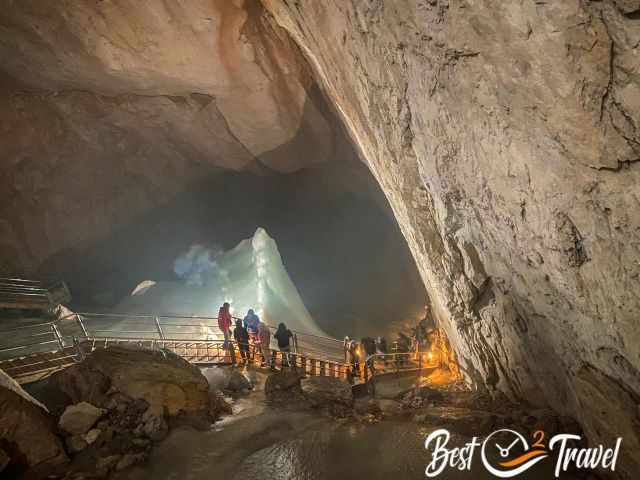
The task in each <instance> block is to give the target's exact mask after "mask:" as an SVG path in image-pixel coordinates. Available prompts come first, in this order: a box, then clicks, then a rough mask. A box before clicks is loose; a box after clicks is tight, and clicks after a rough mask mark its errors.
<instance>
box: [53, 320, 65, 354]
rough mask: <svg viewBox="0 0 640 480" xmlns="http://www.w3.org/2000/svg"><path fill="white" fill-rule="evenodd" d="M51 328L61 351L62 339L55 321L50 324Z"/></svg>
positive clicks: (62, 348)
mask: <svg viewBox="0 0 640 480" xmlns="http://www.w3.org/2000/svg"><path fill="white" fill-rule="evenodd" d="M51 330H52V331H53V335H54V336H55V337H56V340H58V344H59V345H60V351H63V350H64V341H63V340H62V337H61V336H60V332H59V331H58V327H56V325H55V323H52V324H51Z"/></svg>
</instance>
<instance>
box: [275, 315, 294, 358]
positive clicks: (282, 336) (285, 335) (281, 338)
mask: <svg viewBox="0 0 640 480" xmlns="http://www.w3.org/2000/svg"><path fill="white" fill-rule="evenodd" d="M273 336H274V337H275V339H276V340H277V341H278V348H279V349H280V351H281V352H282V366H283V367H288V366H290V362H289V352H291V344H290V339H291V337H293V333H291V330H289V329H288V328H287V327H286V325H285V324H284V323H280V324H279V325H278V329H277V330H276V333H274V334H273Z"/></svg>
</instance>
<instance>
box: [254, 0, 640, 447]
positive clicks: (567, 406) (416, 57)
mask: <svg viewBox="0 0 640 480" xmlns="http://www.w3.org/2000/svg"><path fill="white" fill-rule="evenodd" d="M263 4H264V5H265V7H266V8H267V9H268V10H269V11H270V12H271V13H272V14H273V15H274V17H275V19H276V21H277V22H278V23H279V24H280V25H281V26H283V27H284V28H286V29H287V30H288V31H289V33H290V34H291V36H292V38H294V39H295V41H296V42H297V43H298V45H299V46H300V48H301V50H302V51H303V52H304V54H305V56H306V57H307V59H308V60H309V63H310V64H311V66H312V68H313V70H314V74H315V77H316V79H317V80H318V82H319V83H320V84H321V85H322V88H323V89H324V90H325V92H326V94H327V96H329V97H330V98H331V99H332V101H333V102H334V103H335V106H336V109H337V110H338V111H339V112H340V115H341V117H342V119H343V121H344V123H345V124H346V126H347V128H348V130H349V132H350V135H351V136H352V139H353V141H354V143H355V144H356V145H357V146H358V147H359V149H360V150H361V153H362V156H363V157H364V159H365V160H366V162H367V163H368V165H369V167H370V169H371V171H372V172H373V174H374V175H375V177H376V178H377V180H378V181H379V183H380V184H381V186H382V188H383V190H384V191H385V193H386V195H387V197H388V199H389V201H390V203H391V206H392V208H393V210H394V212H395V216H396V218H397V220H398V222H399V224H400V226H401V229H402V231H403V233H404V236H405V237H406V239H407V241H408V243H409V246H410V248H411V250H412V252H413V255H414V257H415V260H416V262H417V264H418V268H419V269H420V272H421V275H422V278H423V280H424V282H425V285H426V286H427V290H428V291H429V292H430V297H431V300H432V303H433V307H434V311H435V312H436V313H437V316H438V318H439V321H440V323H441V325H443V326H444V328H445V329H446V330H447V332H448V335H449V337H450V339H451V341H452V343H453V345H454V347H455V349H456V351H457V353H458V357H459V359H460V361H461V366H462V368H463V370H464V372H465V374H466V375H467V377H468V378H469V379H471V380H473V381H475V382H476V384H477V385H479V386H481V387H482V386H484V387H485V388H487V389H488V390H490V391H492V392H503V393H506V394H507V395H509V396H511V397H518V398H524V399H526V400H529V401H531V402H532V403H542V402H544V401H548V402H550V403H551V405H552V406H553V407H555V408H556V409H557V410H559V411H561V412H563V413H569V414H572V415H575V416H577V417H578V418H580V419H581V420H582V422H583V424H588V423H589V422H591V421H593V418H594V417H593V415H591V414H590V413H588V412H585V413H584V415H583V414H582V413H581V408H580V401H582V402H585V401H586V402H589V399H588V398H582V399H579V398H578V397H579V396H580V394H579V392H577V391H576V383H575V376H576V372H577V371H578V370H579V369H580V368H582V367H583V366H584V365H589V366H590V368H593V369H596V370H598V371H599V372H601V374H602V375H604V376H606V378H608V379H609V381H610V382H611V385H615V386H616V387H615V388H622V389H624V390H625V391H628V392H629V393H630V394H632V395H633V396H635V398H637V395H638V394H640V374H639V373H638V368H639V367H640V336H639V333H638V332H639V331H638V328H637V321H638V318H637V315H638V312H639V311H640V298H639V296H638V292H639V291H640V290H639V287H640V208H639V207H640V183H639V181H640V162H638V160H640V129H639V127H640V116H639V115H640V76H639V74H640V63H639V61H638V58H639V57H638V55H639V51H638V45H639V42H640V24H639V23H638V22H639V20H638V18H639V17H638V15H639V13H640V3H639V2H637V1H626V2H621V1H618V0H614V1H612V0H607V1H601V2H595V1H594V2H590V1H583V0H566V1H562V2H533V1H524V2H523V1H520V0H391V1H382V0H372V1H366V2H364V1H357V0H355V1H354V0H352V1H344V0H326V1H322V2H318V1H315V0H299V1H295V2H291V1H285V0H263ZM585 378H586V377H585ZM612 388H613V387H612ZM587 390H588V389H585V388H581V389H580V392H585V391H587ZM591 413H593V412H591ZM621 415H623V414H622V413H621ZM636 420H637V419H636ZM608 433H610V434H612V435H613V434H615V432H608Z"/></svg>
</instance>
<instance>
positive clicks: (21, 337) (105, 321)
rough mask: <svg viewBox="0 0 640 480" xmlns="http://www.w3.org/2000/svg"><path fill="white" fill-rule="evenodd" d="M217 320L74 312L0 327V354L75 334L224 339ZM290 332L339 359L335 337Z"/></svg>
mask: <svg viewBox="0 0 640 480" xmlns="http://www.w3.org/2000/svg"><path fill="white" fill-rule="evenodd" d="M217 320H218V319H217V317H205V316H187V315H167V314H163V315H155V314H123V313H85V312H82V313H73V314H70V315H67V316H65V317H63V318H61V319H59V320H56V321H53V322H38V323H31V324H26V325H21V326H19V327H14V328H11V329H5V330H2V331H0V359H3V358H5V359H6V358H14V357H19V356H24V355H29V354H32V353H37V352H44V351H50V350H55V349H64V348H66V347H68V346H72V345H73V339H74V338H77V339H79V340H80V341H83V340H87V339H93V338H120V339H127V338H132V339H143V340H167V339H172V340H206V341H214V340H223V338H224V335H223V333H222V331H221V330H220V329H219V328H218V324H217ZM269 328H270V330H272V331H273V330H274V328H273V327H269ZM292 332H293V333H294V338H293V349H294V353H304V354H306V355H308V356H313V357H316V358H322V359H324V360H327V361H341V360H342V359H343V347H342V342H341V341H340V340H337V339H334V338H331V337H323V336H319V335H314V334H309V333H306V332H300V331H292ZM272 341H273V337H272Z"/></svg>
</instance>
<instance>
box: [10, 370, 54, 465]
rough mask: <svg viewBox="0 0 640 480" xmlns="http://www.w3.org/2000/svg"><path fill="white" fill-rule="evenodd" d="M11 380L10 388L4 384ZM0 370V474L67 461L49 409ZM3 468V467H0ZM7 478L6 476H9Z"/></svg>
mask: <svg viewBox="0 0 640 480" xmlns="http://www.w3.org/2000/svg"><path fill="white" fill-rule="evenodd" d="M10 383H11V384H12V385H13V386H12V388H9V387H7V386H6V385H8V384H10ZM16 386H17V385H15V382H13V381H12V380H11V379H10V378H9V377H8V376H7V375H6V374H5V373H4V372H3V371H1V370H0V450H2V453H3V455H0V463H3V464H4V470H5V471H3V475H5V474H6V475H9V476H11V475H15V476H18V475H22V474H24V473H26V472H27V471H30V472H32V473H34V475H35V476H36V477H37V473H35V472H45V471H47V469H50V468H54V467H56V466H58V465H60V464H62V463H64V462H66V461H67V456H66V454H65V451H64V448H63V446H62V442H61V441H60V439H59V438H58V437H57V436H56V434H55V422H54V420H53V418H51V417H50V416H49V413H48V412H47V411H46V409H44V407H42V406H40V404H38V402H36V401H35V400H33V399H32V398H31V397H30V395H29V394H28V393H26V392H25V391H24V390H22V388H20V387H19V386H17V388H15V387H16ZM0 470H2V469H0ZM8 478H9V477H8Z"/></svg>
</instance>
